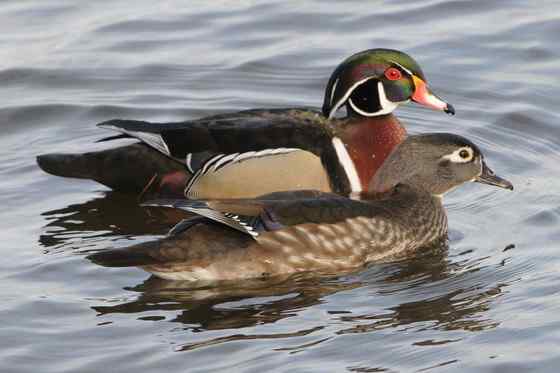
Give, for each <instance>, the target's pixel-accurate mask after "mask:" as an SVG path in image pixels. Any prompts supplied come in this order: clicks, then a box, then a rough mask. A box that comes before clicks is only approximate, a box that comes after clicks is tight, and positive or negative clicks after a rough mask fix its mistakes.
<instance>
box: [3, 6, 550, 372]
mask: <svg viewBox="0 0 560 373" xmlns="http://www.w3.org/2000/svg"><path fill="white" fill-rule="evenodd" d="M0 19H1V20H2V22H0V30H1V33H0V35H1V36H0V42H1V48H0V83H1V84H0V98H1V101H0V125H1V129H2V135H1V137H0V149H1V150H0V155H1V156H0V191H1V193H0V206H2V208H1V209H0V232H1V237H2V240H1V241H0V254H1V257H0V279H1V280H0V319H1V320H2V323H1V324H0V361H1V370H2V372H31V371H34V372H35V371H41V372H77V371H80V372H97V371H100V370H107V369H108V368H111V369H112V370H113V371H121V372H122V371H133V370H138V371H163V370H166V371H171V370H174V371H192V372H206V371H218V370H219V371H254V372H262V371H285V372H288V371H289V372H294V371H308V372H309V371H316V372H326V371H354V372H381V371H391V372H395V371H440V372H445V371H449V370H451V369H453V370H454V371H465V372H473V371H477V372H485V371H496V372H512V371H526V370H531V371H556V370H557V367H558V365H559V364H560V354H559V353H558V346H559V344H560V318H559V314H560V313H559V311H560V301H559V300H558V293H559V292H560V291H559V290H558V285H557V284H558V282H559V281H560V275H559V273H558V268H559V267H560V254H559V253H558V250H557V249H558V246H559V245H558V239H559V237H560V233H559V230H558V225H559V221H560V195H559V193H558V190H559V186H560V178H559V177H558V169H559V166H558V165H559V164H560V147H559V142H560V130H559V129H558V126H559V122H560V121H559V119H560V118H559V114H558V97H560V84H559V83H560V82H559V80H558V66H560V63H559V62H560V55H559V49H558V42H557V37H558V35H559V34H560V3H558V2H557V1H538V2H537V1H534V2H529V1H498V0H490V1H484V2H482V1H479V2H474V1H440V0H429V1H408V0H407V1H404V0H401V1H390V2H389V1H387V2H384V1H372V2H363V1H352V2H350V1H345V2H340V1H334V0H331V1H321V2H319V1H268V2H257V1H237V2H225V1H220V2H216V1H189V2H181V1H178V0H176V1H171V0H169V1H160V2H154V1H135V2H130V1H124V0H121V1H112V2H81V1H71V0H68V1H64V0H51V1H48V2H47V1H39V0H35V1H34V0H28V1H19V0H18V1H15V0H12V1H7V0H6V1H3V2H2V4H0ZM373 47H390V48H396V49H401V50H404V51H406V52H409V53H410V54H411V55H412V56H414V57H415V58H416V59H417V60H418V61H419V62H420V64H421V65H422V67H423V69H424V72H425V73H426V75H427V76H428V79H429V81H430V83H431V85H432V86H433V87H434V89H435V91H436V92H438V93H439V94H440V95H441V96H442V97H445V98H446V99H447V100H448V101H449V102H452V103H453V104H454V105H455V107H456V108H457V112H458V114H457V116H456V117H453V118H450V117H447V116H445V115H443V114H441V113H437V112H432V111H428V110H425V109H422V108H419V107H417V106H413V105H408V106H406V107H403V108H401V109H399V110H398V112H397V115H398V116H399V117H400V118H401V119H402V121H403V122H405V123H406V124H407V126H408V128H409V130H410V131H411V132H424V131H452V132H456V133H460V134H463V135H466V136H468V137H469V138H471V139H472V140H474V141H475V142H477V143H479V144H480V145H481V146H482V148H483V149H484V151H485V153H486V158H487V160H488V163H489V164H490V165H491V166H492V167H493V168H494V169H495V170H496V171H498V172H499V173H500V174H503V175H504V176H506V177H507V178H509V179H511V180H512V181H513V183H514V184H515V186H516V190H515V192H513V193H508V192H506V191H503V190H497V189H493V188H487V187H484V186H481V185H468V186H466V187H463V188H461V189H459V190H457V191H455V192H453V193H452V194H451V195H449V196H448V198H447V199H446V204H447V206H448V210H449V219H450V228H451V234H450V244H449V248H448V249H447V250H446V251H444V252H442V253H437V254H432V255H428V256H425V257H421V258H417V259H414V260H410V261H408V262H401V263H396V264H386V265H373V266H371V267H370V268H369V269H367V270H365V271H362V272H358V273H351V274H344V275H341V276H339V277H332V278H314V277H305V276H296V277H292V278H281V279H275V280H274V282H272V281H255V282H245V283H242V284H236V285H235V284H230V285H228V286H224V287H222V288H212V289H210V288H202V289H189V288H188V287H187V285H185V284H180V283H172V282H165V281H160V280H156V279H150V278H149V276H148V275H147V274H146V273H145V272H142V271H140V270H137V269H108V268H102V267H98V266H96V265H94V264H92V263H90V262H89V261H87V260H85V259H84V256H85V254H86V253H88V252H91V251H92V250H98V249H103V248H107V247H117V246H125V245H128V244H130V243H136V242H140V241H141V240H147V239H150V238H153V237H156V236H158V235H161V234H163V233H164V232H165V231H166V230H167V228H168V227H169V226H170V225H171V224H172V223H173V222H174V221H176V220H177V219H178V217H177V216H163V215H161V216H160V215H153V213H152V212H148V211H146V210H144V209H141V208H139V207H138V206H137V201H136V200H135V199H134V198H133V197H130V196H124V195H120V194H117V193H111V192H109V191H108V190H106V189H105V188H104V187H102V186H100V185H98V184H95V183H93V182H89V181H83V180H67V179H61V178H56V177H53V176H50V175H47V174H44V173H42V172H41V171H40V170H39V169H38V167H37V166H36V164H35V159H34V157H35V156H36V155H37V154H40V153H46V152H52V151H56V152H60V151H68V152H72V151H83V150H84V149H94V148H95V147H98V146H99V145H94V144H93V142H94V141H95V140H97V139H99V138H100V137H102V136H105V135H107V133H106V132H104V131H101V130H99V129H97V128H96V127H95V126H94V124H95V123H97V122H100V121H102V120H106V119H110V118H114V117H126V118H136V119H145V120H152V121H163V120H181V119H187V118H196V117H199V116H202V115H209V114H214V113H218V112H226V111H234V110H239V109H246V108H252V107H285V106H292V105H293V106H301V105H305V106H320V104H321V101H322V92H323V89H324V86H325V84H326V80H327V79H328V77H329V75H330V73H331V70H332V69H333V67H334V66H336V65H337V64H338V63H339V62H340V61H341V60H342V59H343V58H345V57H346V56H348V55H350V54H352V53H354V52H356V51H359V50H362V49H367V48H373ZM104 146H112V144H106V145H104Z"/></svg>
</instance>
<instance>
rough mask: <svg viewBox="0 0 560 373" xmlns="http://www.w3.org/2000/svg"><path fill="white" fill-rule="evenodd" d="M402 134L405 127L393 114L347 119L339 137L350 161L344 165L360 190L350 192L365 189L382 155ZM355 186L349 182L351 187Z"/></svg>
mask: <svg viewBox="0 0 560 373" xmlns="http://www.w3.org/2000/svg"><path fill="white" fill-rule="evenodd" d="M405 137H406V130H405V129H404V127H403V126H402V125H401V123H400V122H399V120H398V119H397V118H396V117H395V116H394V115H393V114H387V115H382V116H375V117H368V118H366V117H356V118H351V119H349V121H348V124H347V125H346V126H345V127H344V129H343V131H342V132H341V134H340V139H341V141H342V142H343V144H344V145H345V148H346V151H347V152H348V156H349V158H350V160H351V161H352V163H353V165H347V166H345V168H348V167H352V166H353V167H354V169H355V171H356V174H357V177H358V179H359V184H360V186H361V190H352V191H353V192H360V191H366V190H367V189H368V184H369V182H370V180H371V179H372V177H373V175H375V173H376V172H377V170H378V169H379V167H381V165H382V164H383V162H384V161H385V158H387V156H388V155H389V154H390V153H391V151H392V150H393V149H394V148H395V146H397V145H398V144H400V143H401V142H402V141H403V140H404V139H405ZM347 173H348V170H347ZM351 184H352V183H351ZM353 184H356V183H353ZM355 187H356V186H355V185H352V189H355Z"/></svg>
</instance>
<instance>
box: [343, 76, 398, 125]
mask: <svg viewBox="0 0 560 373" xmlns="http://www.w3.org/2000/svg"><path fill="white" fill-rule="evenodd" d="M377 92H378V95H379V104H380V105H381V110H379V111H375V112H373V113H369V112H367V111H363V110H360V108H358V107H357V106H356V105H354V102H353V101H352V99H351V98H350V99H348V103H349V104H350V106H351V107H352V109H354V111H356V113H358V114H361V115H363V116H365V117H374V116H377V115H383V114H389V113H392V112H393V110H395V109H396V108H397V106H399V104H401V102H393V101H389V99H388V98H387V95H386V94H385V87H384V86H383V83H381V82H378V83H377ZM403 102H406V101H403Z"/></svg>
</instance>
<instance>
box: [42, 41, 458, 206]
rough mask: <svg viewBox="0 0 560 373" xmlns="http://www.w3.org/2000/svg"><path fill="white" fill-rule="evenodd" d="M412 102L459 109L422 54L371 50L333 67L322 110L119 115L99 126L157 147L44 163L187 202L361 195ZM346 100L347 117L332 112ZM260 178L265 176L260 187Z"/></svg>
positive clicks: (400, 133) (57, 157)
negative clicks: (443, 95) (185, 117)
mask: <svg viewBox="0 0 560 373" xmlns="http://www.w3.org/2000/svg"><path fill="white" fill-rule="evenodd" d="M410 100H412V101H416V102H418V103H419V104H422V105H425V106H428V107H431V108H435V109H437V110H444V111H447V112H454V110H453V107H452V106H451V105H449V104H447V103H445V102H443V101H442V100H440V99H439V98H437V96H435V95H434V94H433V93H431V92H430V91H429V90H428V88H427V86H426V78H425V76H424V73H423V72H422V70H421V69H420V67H419V66H418V64H417V63H416V61H414V59H412V58H411V57H410V56H408V55H407V54H405V53H402V52H399V51H395V50H390V49H371V50H367V51H363V52H360V53H357V54H355V55H353V56H351V57H350V58H348V59H347V60H346V61H344V62H343V63H342V64H341V65H340V66H338V67H337V68H336V69H335V71H334V72H333V74H332V76H331V78H330V80H329V82H328V85H327V88H326V91H325V99H324V105H323V110H322V112H320V111H318V110H314V109H308V108H299V109H270V110H268V109H256V110H246V111H242V112H237V113H227V114H221V115H214V116H210V117H206V118H202V119H199V120H192V121H186V122H177V123H150V122H142V121H134V120H120V119H115V120H110V121H107V122H104V123H101V124H100V125H99V126H100V127H102V128H105V129H110V130H114V131H117V132H119V135H117V136H113V137H109V138H107V139H108V140H112V139H117V138H135V139H138V140H140V141H141V142H142V143H143V144H145V145H147V146H149V147H150V149H146V148H145V147H143V146H139V145H127V146H121V147H118V148H113V149H108V150H103V151H97V152H90V153H85V154H46V155H41V156H39V157H37V162H38V164H39V166H40V167H41V168H42V169H43V170H45V171H47V172H49V173H52V174H54V175H59V176H65V177H76V178H89V179H93V180H95V181H97V182H100V183H102V184H104V185H106V186H108V187H110V188H112V189H115V190H119V191H124V192H132V193H136V194H140V195H141V196H142V197H146V196H149V197H151V198H156V197H175V198H180V197H182V196H183V192H185V193H184V196H186V197H187V198H199V199H204V198H206V199H209V198H254V197H256V196H259V195H262V194H266V193H272V192H276V191H281V190H297V189H319V190H321V191H325V192H335V193H342V194H346V193H359V192H363V191H365V190H366V189H367V187H368V185H367V183H368V182H369V180H370V178H371V175H373V174H375V172H376V171H377V169H378V167H379V166H380V165H381V164H382V163H383V160H384V159H385V157H386V156H387V155H388V154H389V153H390V152H391V151H392V150H393V148H394V147H395V146H396V145H397V144H399V143H400V142H401V141H402V140H403V139H404V138H405V135H406V131H405V129H404V127H403V126H402V125H401V124H400V122H399V121H398V120H397V118H396V117H395V116H394V115H392V111H393V110H394V109H395V108H396V107H397V106H398V105H400V104H402V103H404V102H408V101H410ZM343 106H345V107H346V111H347V114H348V116H347V117H346V118H334V115H335V113H336V112H337V111H338V110H339V109H340V108H341V107H343ZM107 139H106V140H107ZM288 152H289V153H288ZM211 163H212V167H206V166H209V165H210V164H211ZM301 170H303V171H301ZM307 171H309V172H307ZM260 175H262V176H263V177H261V179H264V178H266V180H267V182H262V183H255V182H254V180H255V178H257V177H259V176H260Z"/></svg>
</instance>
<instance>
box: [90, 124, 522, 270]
mask: <svg viewBox="0 0 560 373" xmlns="http://www.w3.org/2000/svg"><path fill="white" fill-rule="evenodd" d="M380 173H381V176H378V175H376V176H374V177H373V179H372V181H371V182H370V185H371V186H372V187H373V188H377V189H380V190H383V191H385V194H384V195H383V197H382V198H379V199H376V200H364V201H356V200H352V199H348V198H345V197H341V196H339V195H335V194H328V193H321V192H313V191H308V192H304V191H299V192H280V193H275V194H273V195H268V196H265V197H263V198H260V199H252V200H214V201H188V200H156V201H153V202H151V203H149V204H148V205H150V206H165V207H172V208H178V209H182V210H186V211H189V212H191V213H194V214H196V215H197V217H195V218H193V219H188V220H185V221H183V222H181V223H179V224H178V225H177V226H176V227H175V228H174V229H172V231H171V232H170V234H169V235H168V236H167V237H165V238H163V239H161V240H158V241H152V242H147V243H143V244H140V245H136V246H133V247H129V248H125V249H116V250H105V251H102V252H99V253H96V254H93V255H90V256H89V257H88V258H89V259H91V260H92V261H94V262H96V263H99V264H101V265H105V266H114V267H126V266H140V267H142V268H143V269H145V270H147V271H149V272H151V273H153V274H155V275H156V276H159V277H161V278H164V279H171V280H189V281H197V280H234V279H241V278H254V277H263V276H272V275H280V274H288V273H293V272H302V271H328V272H336V271H341V270H348V269H353V268H359V267H361V266H363V265H364V264H366V263H369V262H379V261H389V260H395V259H398V258H402V257H404V256H407V255H410V254H412V253H414V252H415V251H416V250H418V249H419V248H421V247H425V246H426V245H429V244H431V243H433V242H434V241H436V240H440V239H442V238H444V237H445V235H446V232H447V218H446V214H445V210H444V208H443V205H442V200H441V198H439V197H440V195H442V194H444V193H445V192H447V191H449V190H451V189H453V188H455V187H457V186H459V185H461V184H463V183H465V182H468V181H473V180H477V179H481V178H482V179H484V180H488V178H489V177H488V175H491V176H493V177H494V178H493V179H492V180H497V181H496V182H495V183H494V185H497V186H500V187H504V188H507V189H511V188H512V186H511V183H509V182H507V181H506V180H504V179H501V178H497V177H496V176H495V175H494V174H493V172H491V171H490V169H489V168H488V167H487V166H486V165H485V163H484V160H483V156H482V154H481V153H480V150H479V149H478V148H477V147H476V145H474V144H473V143H472V142H470V141H469V140H467V139H465V138H463V137H460V136H456V135H451V134H429V135H418V136H410V137H408V138H407V139H406V140H405V141H404V142H403V143H402V144H401V145H399V146H398V147H397V148H396V149H395V150H394V151H393V153H392V154H391V155H390V156H389V157H388V158H387V161H386V162H385V163H384V164H383V167H382V168H381V170H380Z"/></svg>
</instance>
